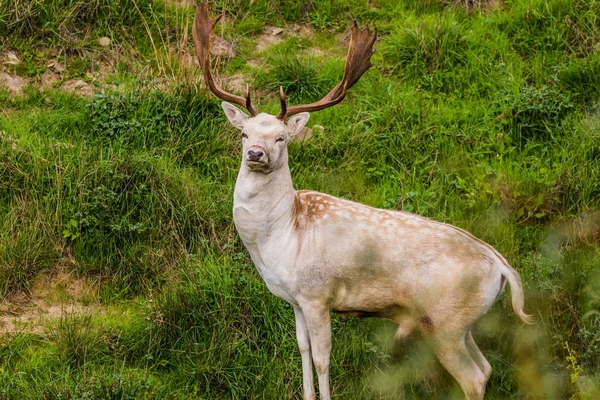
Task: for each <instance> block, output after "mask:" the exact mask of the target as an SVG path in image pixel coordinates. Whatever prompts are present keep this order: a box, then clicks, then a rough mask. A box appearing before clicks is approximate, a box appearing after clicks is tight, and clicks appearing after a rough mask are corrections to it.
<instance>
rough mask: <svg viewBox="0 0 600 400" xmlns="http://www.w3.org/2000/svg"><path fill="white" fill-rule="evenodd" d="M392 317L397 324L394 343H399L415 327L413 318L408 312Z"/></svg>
mask: <svg viewBox="0 0 600 400" xmlns="http://www.w3.org/2000/svg"><path fill="white" fill-rule="evenodd" d="M393 319H394V321H395V322H396V323H397V324H398V330H397V331H396V334H395V335H394V343H395V344H399V343H400V342H402V341H403V340H404V339H405V338H406V337H407V336H408V335H410V333H411V332H412V331H413V329H415V320H414V318H413V317H412V316H411V315H409V314H408V313H406V314H399V315H396V316H395V317H394V318H393Z"/></svg>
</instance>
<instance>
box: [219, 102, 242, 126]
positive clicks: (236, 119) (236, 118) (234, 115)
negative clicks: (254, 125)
mask: <svg viewBox="0 0 600 400" xmlns="http://www.w3.org/2000/svg"><path fill="white" fill-rule="evenodd" d="M221 107H223V111H225V116H226V117H227V119H228V120H229V122H231V125H233V126H235V127H236V128H238V129H242V128H243V127H244V124H245V123H246V121H247V120H248V115H246V114H245V113H244V112H243V111H242V110H240V109H239V108H237V107H236V106H234V105H233V104H230V103H228V102H226V101H224V102H222V103H221Z"/></svg>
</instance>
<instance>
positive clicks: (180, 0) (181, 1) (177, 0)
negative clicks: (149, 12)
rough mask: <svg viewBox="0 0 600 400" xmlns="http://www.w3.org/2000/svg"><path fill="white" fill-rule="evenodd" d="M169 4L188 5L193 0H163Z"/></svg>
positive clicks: (191, 3)
mask: <svg viewBox="0 0 600 400" xmlns="http://www.w3.org/2000/svg"><path fill="white" fill-rule="evenodd" d="M164 1H165V3H166V4H167V5H169V6H177V7H190V6H193V5H194V4H195V1H194V0H164Z"/></svg>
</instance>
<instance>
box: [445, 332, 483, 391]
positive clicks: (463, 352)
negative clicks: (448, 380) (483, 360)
mask: <svg viewBox="0 0 600 400" xmlns="http://www.w3.org/2000/svg"><path fill="white" fill-rule="evenodd" d="M465 336H466V332H462V333H461V334H459V335H448V334H446V335H443V336H442V335H440V336H438V337H436V338H435V340H434V352H435V354H436V356H437V358H438V359H439V360H440V362H441V363H442V365H443V366H444V367H445V368H446V370H448V372H449V373H450V375H452V376H453V377H454V379H456V380H457V382H458V384H459V385H460V387H461V389H462V390H463V392H464V393H465V396H466V398H467V400H483V395H484V393H485V385H486V383H487V377H486V376H485V374H484V372H483V371H482V370H481V368H480V367H479V365H477V362H476V361H475V360H474V359H473V356H472V355H471V351H470V350H469V348H468V347H467V344H466V342H465Z"/></svg>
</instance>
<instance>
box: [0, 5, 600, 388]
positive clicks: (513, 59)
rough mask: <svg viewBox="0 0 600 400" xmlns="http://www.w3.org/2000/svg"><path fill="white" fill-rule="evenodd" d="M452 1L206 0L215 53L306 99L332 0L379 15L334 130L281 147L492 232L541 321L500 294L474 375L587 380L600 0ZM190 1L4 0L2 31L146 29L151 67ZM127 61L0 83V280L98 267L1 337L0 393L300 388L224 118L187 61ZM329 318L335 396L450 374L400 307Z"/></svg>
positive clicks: (311, 167)
mask: <svg viewBox="0 0 600 400" xmlns="http://www.w3.org/2000/svg"><path fill="white" fill-rule="evenodd" d="M455 3H456V2H445V1H439V2H438V1H427V2H420V1H404V2H396V1H383V0H382V1H376V2H371V3H368V2H364V1H350V2H337V1H336V2H325V1H312V2H308V3H306V4H301V3H298V2H288V1H277V2H266V1H254V2H249V1H223V2H216V4H215V5H214V6H213V9H214V10H219V11H218V12H221V13H223V12H224V13H225V15H226V18H225V23H224V25H223V28H224V31H223V35H225V37H226V38H227V40H230V41H233V42H238V43H240V45H239V46H237V47H236V52H237V54H236V55H235V56H234V58H233V59H232V60H231V62H232V63H233V64H234V66H233V67H230V66H227V65H225V63H224V62H221V64H220V65H219V66H218V67H219V68H220V70H222V71H227V70H228V69H229V68H231V69H233V70H235V71H236V72H242V73H244V74H245V75H246V76H247V77H248V79H249V80H251V79H254V82H255V84H256V85H257V89H266V90H267V91H270V92H271V91H272V92H273V93H274V92H275V91H276V90H277V89H278V87H279V86H284V87H285V88H286V93H288V94H289V95H290V98H291V100H290V101H292V102H307V101H314V100H316V99H318V98H319V96H322V95H323V94H324V93H326V92H327V91H328V88H329V87H331V86H333V85H334V84H335V82H337V80H338V79H340V77H341V71H342V68H343V57H344V49H343V45H342V44H340V42H341V41H343V37H344V33H343V31H344V29H345V27H346V25H347V20H344V18H343V16H344V15H345V14H349V13H353V14H354V15H355V16H357V17H358V18H359V19H360V20H361V22H363V23H364V22H369V23H371V24H372V23H373V22H374V23H375V24H376V25H377V26H378V27H379V35H380V41H379V42H378V43H377V44H376V47H377V53H376V54H375V56H374V63H375V66H374V67H373V68H372V69H371V70H370V71H369V72H368V73H367V74H366V75H365V76H364V77H363V78H362V79H361V81H360V82H358V83H357V85H355V87H353V89H352V91H351V93H349V94H348V96H347V98H346V99H345V100H344V102H343V103H342V104H340V105H338V106H336V107H334V108H331V109H327V110H323V111H320V112H319V113H314V115H312V116H311V124H312V123H314V124H320V125H323V126H324V127H325V131H324V132H322V133H320V132H317V133H316V134H315V136H314V137H313V138H312V139H310V140H309V141H307V142H303V143H297V144H292V145H291V147H290V166H291V169H292V175H293V177H294V182H295V185H296V187H297V188H299V189H300V188H309V189H315V190H320V191H324V192H327V193H331V194H334V195H338V196H342V197H346V198H350V199H353V200H357V201H361V202H364V203H367V204H370V205H373V206H376V207H384V208H389V209H403V210H406V211H411V212H416V213H419V214H421V215H424V216H427V217H430V218H433V219H436V220H439V221H444V222H448V223H452V224H455V225H457V226H460V227H462V228H465V229H467V230H469V231H471V232H473V233H474V234H475V235H477V236H478V237H480V238H482V239H483V240H485V241H487V242H488V243H490V244H492V245H493V246H494V247H496V248H497V249H498V250H499V251H500V252H501V253H502V254H504V255H505V256H506V257H507V259H508V260H509V262H510V263H511V264H512V265H513V266H514V267H515V268H516V269H517V270H518V271H519V273H520V274H521V276H522V279H523V282H524V285H525V292H526V296H527V298H526V310H527V311H528V312H531V313H533V314H534V315H535V319H536V324H535V325H534V326H532V327H523V326H522V325H521V324H520V323H519V322H518V320H517V319H516V318H515V317H514V315H513V314H512V311H511V306H510V299H509V296H507V294H505V295H504V296H503V297H502V299H501V300H500V301H499V304H498V305H497V306H496V307H495V308H494V309H493V310H492V312H491V313H490V315H488V316H486V317H485V318H484V319H483V320H482V321H481V322H480V323H479V324H477V325H476V329H475V331H476V332H475V334H476V340H477V342H478V343H479V344H480V347H481V348H482V351H483V352H484V354H485V355H486V357H487V358H488V359H489V361H490V363H491V364H492V367H493V369H494V372H493V373H492V376H491V379H490V383H489V385H488V397H489V398H493V399H506V398H529V397H536V398H556V399H563V398H575V399H593V398H597V397H598V396H599V393H598V391H599V390H600V389H599V388H598V385H597V381H598V378H599V377H600V371H599V368H600V357H599V356H598V354H600V353H599V351H598V350H599V346H600V338H599V336H598V332H599V331H600V314H599V312H598V310H599V308H600V274H599V272H598V271H600V268H599V267H600V265H599V262H598V260H600V257H599V255H600V254H599V251H600V246H599V245H598V243H599V239H600V236H599V235H598V229H599V227H600V218H599V217H598V215H599V214H598V209H599V206H600V204H599V203H600V183H599V182H600V179H599V178H600V152H599V150H598V139H599V135H598V132H599V129H600V114H599V108H598V107H599V104H600V81H599V80H598V76H600V75H599V74H598V72H600V71H599V65H600V63H599V58H598V53H597V51H596V50H597V46H598V43H599V40H600V33H599V31H598V24H597V16H598V15H600V14H599V11H600V9H599V7H600V2H598V1H585V2H584V1H578V0H561V1H557V2H545V1H538V0H514V1H505V2H504V6H503V7H502V8H500V9H494V10H491V9H486V8H485V7H479V8H475V9H471V10H469V11H468V12H467V11H465V10H464V9H462V8H461V7H458V6H457V5H456V4H455ZM136 6H137V7H136ZM191 16H192V13H191V8H185V7H184V8H178V7H175V6H174V5H171V4H169V5H164V3H159V2H152V1H141V0H136V2H135V5H134V4H133V2H129V1H124V0H119V1H117V0H111V1H87V2H75V1H64V0H61V1H58V0H52V1H46V2H37V1H32V2H23V1H17V2H8V3H7V2H0V37H2V38H3V39H2V42H1V43H0V46H2V47H3V48H4V49H8V48H11V49H14V50H16V51H17V52H19V54H20V55H21V56H23V54H24V51H25V46H26V44H28V43H33V42H36V46H40V47H39V52H40V54H42V55H44V54H49V53H50V52H49V49H48V47H50V46H66V47H68V48H69V49H70V50H69V51H72V52H73V57H74V58H77V59H85V57H87V56H88V55H89V52H97V51H100V50H98V48H97V47H95V45H94V44H93V42H94V40H95V39H94V38H97V37H98V35H108V36H110V37H112V38H114V39H116V38H122V39H124V40H120V39H119V40H117V42H118V43H119V45H120V46H122V47H123V49H122V50H126V49H127V47H128V46H134V47H135V46H138V45H139V44H140V43H145V45H144V46H146V49H142V50H141V53H142V54H145V57H147V58H151V59H153V61H152V68H153V69H151V70H152V71H154V72H155V73H156V74H164V73H165V71H166V70H167V66H168V68H170V69H169V71H170V72H169V73H170V74H173V75H177V74H186V73H188V72H189V71H186V69H185V68H184V67H183V66H180V65H178V64H177V63H178V61H179V60H180V59H179V58H177V57H173V58H169V57H170V55H169V54H170V53H169V52H170V51H172V49H170V46H171V45H173V44H176V45H177V46H180V45H181V42H182V40H183V38H186V37H189V34H188V36H186V33H187V32H185V31H184V29H186V27H187V28H189V24H187V25H186V21H187V22H188V23H189V20H190V18H191ZM144 21H145V24H144ZM296 21H300V22H303V23H306V24H310V25H311V26H312V27H313V28H314V30H315V32H316V33H315V39H314V40H312V41H311V40H306V38H295V37H291V36H290V37H287V36H286V37H284V40H283V41H282V42H281V43H280V44H278V45H277V46H273V47H271V48H269V49H267V50H265V51H263V52H262V53H261V54H257V53H255V52H254V47H253V42H254V41H255V40H256V39H257V36H256V35H258V34H260V33H261V30H262V27H263V26H264V25H265V24H277V25H286V24H288V23H291V22H296ZM17 22H19V23H17ZM163 24H166V25H168V26H169V28H168V29H167V31H161V29H160V28H159V27H160V26H162V25H163ZM286 26H290V25H286ZM220 28H221V27H220ZM150 38H152V40H150ZM152 43H154V47H153V45H152ZM313 47H317V48H320V49H321V50H322V51H323V56H314V55H310V54H309V53H310V50H311V49H312V48H313ZM188 50H190V48H189V47H185V46H184V47H177V51H178V52H181V53H183V52H186V51H188ZM190 51H191V50H190ZM319 54H321V53H319ZM41 57H42V59H41V60H37V59H35V57H33V58H31V60H32V61H31V62H32V63H34V64H33V65H34V67H35V68H34V69H36V68H38V69H39V70H41V69H42V68H43V67H42V64H43V63H44V62H45V59H43V57H45V56H41ZM48 57H49V56H48ZM165 60H166V61H165ZM246 60H251V61H253V62H250V63H248V64H246ZM35 63H38V64H35ZM169 63H172V64H169ZM132 65H133V64H132ZM263 65H266V66H268V67H263ZM180 67H181V68H180ZM188 67H189V66H188ZM12 72H20V70H19V69H12V70H11V73H12ZM137 72H139V71H126V70H122V71H121V72H120V73H119V74H120V75H119V79H122V80H125V81H127V85H125V89H124V90H121V88H119V89H118V90H113V89H106V90H102V91H100V90H99V91H98V93H97V94H96V95H95V96H94V97H92V98H89V99H88V98H79V97H76V96H74V95H67V94H64V93H61V92H59V91H56V90H52V89H50V90H46V91H42V92H40V91H39V90H37V89H36V88H29V89H27V90H26V94H25V95H24V96H23V97H14V96H12V95H11V94H9V93H8V92H7V91H6V90H0V107H2V112H1V113H0V211H1V212H0V227H1V228H2V230H1V232H0V295H1V296H2V297H3V298H4V299H8V300H10V299H12V298H13V296H15V294H18V293H23V292H25V293H27V292H28V291H31V290H33V282H34V280H35V279H36V277H38V276H39V275H40V274H42V275H43V274H48V273H49V272H50V271H52V270H53V269H55V268H57V267H60V268H63V269H64V268H66V269H68V270H69V271H70V272H71V273H73V274H77V275H85V276H89V277H93V278H94V279H95V280H96V281H97V282H99V283H98V285H99V286H100V289H99V299H100V304H97V305H96V306H97V307H98V312H97V313H94V314H88V315H81V316H76V315H66V316H63V317H62V318H61V319H59V320H57V321H54V322H52V321H50V322H48V324H47V326H46V329H45V330H44V331H42V332H40V333H31V332H27V331H25V332H21V333H16V334H11V335H8V336H6V335H5V336H4V337H3V338H2V342H1V345H0V398H7V399H12V398H14V399H17V398H18V399H21V398H52V399H55V398H56V399H58V398H63V399H64V398H78V399H79V398H88V399H89V398H94V399H107V398H112V399H123V398H146V399H147V398H174V399H187V398H207V399H208V398H232V399H233V398H235V399H237V398H301V395H300V388H301V370H300V357H299V353H298V351H297V350H296V343H295V338H294V326H293V312H292V310H291V309H290V307H289V306H288V305H286V304H285V303H284V302H282V301H280V300H278V299H276V298H275V297H273V296H272V295H271V294H270V293H269V292H268V290H267V289H266V287H265V285H264V284H263V282H262V281H261V279H260V276H259V275H258V273H257V272H256V271H255V269H254V267H253V265H252V263H251V261H250V259H249V257H248V255H247V253H246V252H245V250H244V249H243V246H242V245H241V243H240V241H239V240H238V238H237V235H236V233H235V230H234V228H233V225H232V223H231V198H232V192H233V185H234V182H235V175H236V171H237V168H238V164H239V154H238V153H239V149H240V146H239V141H238V139H239V138H238V133H237V132H235V131H234V130H233V129H232V128H230V127H229V126H228V124H227V123H226V121H225V119H224V118H223V116H222V113H221V111H220V107H219V103H218V101H216V100H215V99H214V98H212V97H210V96H209V95H208V94H207V92H205V91H204V90H203V89H198V88H197V87H195V85H194V84H192V83H189V82H194V81H193V80H190V79H187V78H186V79H183V78H182V79H179V80H177V79H176V80H174V82H179V85H167V86H162V87H161V89H162V90H157V87H156V85H152V84H150V83H148V82H146V81H144V79H143V76H141V77H140V76H139V75H138V74H137ZM140 75H143V74H140ZM177 76H179V75H177ZM159 87H160V86H159ZM261 94H265V95H266V94H270V93H261ZM262 97H265V98H266V99H267V100H265V102H266V104H265V107H264V109H267V110H275V109H276V107H277V105H276V102H275V100H276V97H275V96H272V100H269V99H271V97H270V96H262ZM333 329H334V336H333V337H334V348H333V352H332V372H331V375H332V386H333V394H334V396H335V398H339V399H342V398H362V399H387V398H434V399H443V398H461V397H460V396H461V395H460V393H461V392H460V390H459V389H458V388H457V387H456V385H455V383H454V382H453V380H452V379H451V378H450V377H449V376H448V375H447V374H446V373H445V372H444V370H443V369H442V368H441V367H440V366H439V365H438V364H437V362H436V361H435V360H434V358H433V357H432V353H431V351H430V350H429V349H428V347H427V345H426V344H425V343H422V342H421V341H420V339H419V338H418V337H416V336H415V337H411V338H409V339H408V340H407V341H406V342H404V343H402V344H400V345H399V346H394V345H393V343H392V341H391V338H392V336H393V331H394V325H393V324H392V323H391V322H386V321H377V320H354V319H340V318H337V317H335V318H334V320H333Z"/></svg>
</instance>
